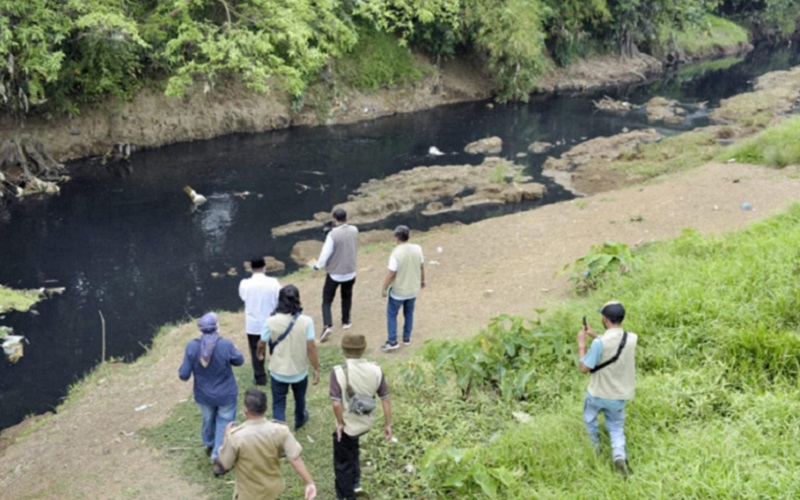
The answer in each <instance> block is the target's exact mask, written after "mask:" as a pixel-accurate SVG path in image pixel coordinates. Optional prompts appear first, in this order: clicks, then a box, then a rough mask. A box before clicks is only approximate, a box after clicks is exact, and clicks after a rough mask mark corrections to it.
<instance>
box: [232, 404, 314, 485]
mask: <svg viewBox="0 0 800 500" xmlns="http://www.w3.org/2000/svg"><path fill="white" fill-rule="evenodd" d="M266 413H267V395H266V394H264V393H263V392H261V391H259V390H256V389H251V390H249V391H247V393H246V395H245V398H244V415H245V417H246V418H247V420H245V422H244V423H243V424H241V425H238V426H236V427H233V422H231V423H230V424H229V425H228V427H227V428H226V429H225V442H224V443H223V445H222V448H221V449H220V451H219V458H218V461H219V463H220V465H221V466H222V467H223V468H224V469H225V470H230V469H232V468H233V466H236V488H235V489H234V492H233V498H235V499H238V500H256V499H258V500H272V499H275V498H278V496H279V495H280V494H281V493H282V492H283V490H285V489H286V483H285V482H284V480H283V476H282V475H281V468H280V463H279V458H280V456H281V454H285V455H286V458H287V459H288V460H289V463H290V464H291V465H292V467H293V468H294V470H295V471H296V472H297V474H298V475H299V476H300V477H301V478H303V481H305V483H306V490H305V498H306V500H311V499H313V498H316V496H317V488H316V486H315V485H314V480H313V479H311V474H309V473H308V470H307V469H306V466H305V463H304V462H303V459H302V458H300V452H301V451H302V448H301V446H300V443H298V442H297V440H296V439H295V438H294V436H293V435H292V432H291V431H290V430H289V428H288V427H287V426H286V425H285V424H283V423H281V422H274V421H268V420H267V419H266V418H264V415H265V414H266Z"/></svg>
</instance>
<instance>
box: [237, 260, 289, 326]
mask: <svg viewBox="0 0 800 500" xmlns="http://www.w3.org/2000/svg"><path fill="white" fill-rule="evenodd" d="M280 290H281V284H280V283H278V280H277V279H275V278H272V277H270V276H267V275H266V274H264V273H253V276H251V277H249V278H246V279H243V280H242V282H241V283H239V297H240V298H241V299H242V300H243V301H244V314H245V329H246V330H247V334H248V335H259V336H260V335H261V332H262V331H263V330H264V323H266V321H267V318H269V317H270V316H271V315H272V312H273V311H274V310H275V307H277V305H278V293H279V292H280Z"/></svg>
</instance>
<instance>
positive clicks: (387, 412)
mask: <svg viewBox="0 0 800 500" xmlns="http://www.w3.org/2000/svg"><path fill="white" fill-rule="evenodd" d="M381 405H383V416H384V418H386V425H385V426H384V428H383V437H384V438H386V440H387V441H388V440H390V439H392V403H391V401H389V396H386V397H385V398H383V399H381Z"/></svg>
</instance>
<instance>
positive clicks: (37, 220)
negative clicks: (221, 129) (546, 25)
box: [0, 51, 798, 428]
mask: <svg viewBox="0 0 800 500" xmlns="http://www.w3.org/2000/svg"><path fill="white" fill-rule="evenodd" d="M797 59H798V54H797V52H794V53H792V52H782V51H771V52H769V53H766V54H764V53H761V52H758V53H756V56H755V57H753V58H746V59H744V60H742V61H739V62H735V63H732V64H731V65H730V66H728V67H725V68H723V69H716V68H714V67H712V66H710V67H709V69H708V70H702V69H700V70H695V73H694V74H692V75H690V76H682V77H681V76H676V75H667V76H666V77H665V78H663V79H661V80H659V81H657V82H655V83H653V84H651V85H648V86H643V87H631V88H624V89H616V90H615V91H614V92H613V95H615V96H617V97H625V98H628V99H630V100H632V101H634V102H643V101H645V100H647V99H648V98H649V97H652V96H653V95H666V96H667V97H671V98H677V99H679V100H682V101H685V102H698V101H709V103H716V102H718V101H719V99H721V98H724V97H727V96H729V95H733V94H735V93H738V92H742V91H745V90H747V88H748V86H749V84H750V83H749V82H750V81H751V80H752V78H753V77H755V76H757V75H758V74H761V73H763V72H765V71H769V70H774V69H781V68H788V67H790V66H791V65H794V64H797V63H798V61H797ZM721 82H724V83H725V84H724V85H723V84H722V83H721ZM607 93H608V92H607ZM592 98H597V96H583V97H568V96H559V97H546V98H545V97H541V98H536V99H533V100H532V101H531V102H530V103H527V104H512V105H495V106H493V107H492V108H491V109H490V108H489V107H488V106H487V105H486V104H487V103H485V102H477V103H466V104H459V105H453V106H444V107H440V108H436V109H433V110H430V111H424V112H418V113H413V114H406V115H398V116H393V117H388V118H382V119H378V120H374V121H370V122H365V123H360V124H355V125H342V126H332V127H316V128H294V129H289V130H282V131H275V132H269V133H263V134H253V135H244V134H240V135H231V136H226V137H222V138H218V139H214V140H209V141H202V142H193V143H186V144H177V145H173V146H168V147H163V148H159V149H153V150H146V151H142V152H139V153H136V154H135V155H134V156H133V158H132V161H131V163H130V165H127V166H125V165H119V164H118V165H114V166H111V167H108V168H107V167H105V166H101V165H100V164H99V163H97V162H96V161H92V160H81V161H76V162H72V163H70V164H69V165H68V168H69V172H70V175H71V176H72V181H71V182H69V183H67V184H65V185H63V186H62V191H61V194H60V195H59V196H55V197H51V198H47V199H42V200H36V201H27V202H25V203H22V204H17V205H14V206H12V207H11V208H10V210H9V211H8V212H6V213H5V214H3V215H2V217H0V283H3V284H4V285H6V286H10V287H14V288H40V287H64V288H65V292H64V293H63V294H62V295H58V296H55V297H53V298H50V299H47V300H44V301H43V302H41V303H39V304H38V305H37V306H36V307H35V311H36V313H35V314H21V313H8V314H5V315H4V316H3V317H2V318H0V324H4V325H7V326H11V327H12V328H13V329H14V331H15V333H17V334H20V335H24V336H25V337H26V339H27V341H28V344H27V345H26V346H25V356H24V357H23V358H22V359H21V360H20V361H19V362H18V363H16V364H11V363H10V362H8V361H7V360H6V359H5V358H4V357H3V358H2V359H0V428H5V427H7V426H9V425H13V424H15V423H17V422H19V421H20V420H22V419H23V418H24V417H25V416H26V415H29V414H34V413H42V412H45V411H50V410H53V409H54V408H55V407H56V406H57V405H58V404H59V402H60V401H61V399H62V398H63V396H64V395H65V393H66V390H67V389H68V387H69V385H70V384H72V383H74V382H76V381H77V380H79V379H80V378H81V377H82V376H83V375H84V374H85V373H87V372H88V371H90V370H91V369H92V368H93V367H94V366H95V365H96V364H97V363H98V362H99V361H100V358H101V348H102V345H101V344H102V341H101V336H102V335H101V333H102V326H101V325H102V321H104V322H105V330H106V335H107V352H106V356H107V357H108V358H111V357H115V358H122V359H125V360H132V359H134V358H135V357H137V356H139V355H140V354H142V353H143V352H144V351H145V349H146V346H147V345H148V344H149V343H150V341H151V339H152V337H153V336H154V335H155V333H157V331H158V329H159V328H160V327H161V326H162V325H164V324H167V323H172V322H178V321H183V320H187V319H189V318H192V317H197V316H199V315H200V314H202V313H203V312H206V311H208V310H212V309H213V310H236V309H239V308H240V307H241V304H240V301H239V298H238V295H237V286H238V283H239V280H240V279H241V278H242V276H241V275H239V276H227V275H226V274H225V273H226V271H227V270H228V269H229V268H231V267H234V268H237V269H239V270H241V264H242V262H243V261H244V260H246V259H249V258H250V257H251V256H253V255H262V254H267V255H272V256H275V257H276V258H278V259H279V260H281V261H284V262H286V263H287V271H292V270H294V269H296V267H293V266H294V265H293V264H292V262H291V260H290V258H289V254H290V252H291V248H292V246H293V245H294V244H295V243H296V242H297V241H300V240H305V239H311V238H317V239H320V240H321V239H322V232H321V230H314V231H306V232H304V233H299V234H296V235H289V236H284V237H278V238H272V237H271V235H270V230H271V228H273V227H275V226H278V225H282V224H285V223H287V222H291V221H295V220H306V219H310V218H312V216H313V214H314V213H316V212H320V211H323V212H328V211H330V210H331V208H332V207H333V206H334V205H335V204H337V203H340V202H343V201H345V200H346V199H347V196H348V194H350V193H351V192H352V191H353V190H354V189H355V188H357V187H358V185H359V184H360V183H362V182H364V181H367V180H369V179H371V178H382V177H385V176H387V175H390V174H393V173H396V172H399V171H401V170H405V169H409V168H412V167H415V166H418V165H444V164H465V163H472V164H477V163H480V161H481V160H482V158H481V157H476V156H470V155H466V154H464V153H463V152H462V151H463V149H464V146H465V145H466V144H468V143H469V142H472V141H475V140H478V139H482V138H485V137H489V136H493V135H497V136H499V137H501V138H502V139H503V151H502V156H503V157H505V158H507V159H509V160H512V161H515V162H516V163H519V164H523V165H526V167H527V173H529V174H530V175H532V176H533V177H534V178H535V179H536V180H537V181H539V182H543V183H544V184H546V185H547V186H548V190H549V192H548V195H547V197H546V198H545V199H543V200H540V201H538V202H536V203H528V204H523V205H514V206H505V207H492V208H482V209H473V210H470V211H467V212H465V213H462V214H447V215H446V216H437V217H424V216H421V215H419V214H410V215H397V216H395V217H392V218H391V219H390V220H387V221H385V222H383V223H378V224H373V225H371V226H362V227H361V229H362V230H369V229H376V228H391V227H394V226H395V225H397V224H398V223H406V224H409V225H410V226H411V227H412V228H414V229H427V228H429V227H432V226H435V225H438V224H442V223H444V222H452V221H456V220H458V221H462V222H473V221H476V220H480V219H484V218H487V217H494V216H498V215H502V214H505V213H510V212H514V211H519V210H528V209H531V208H535V207H536V206H538V205H541V204H547V203H552V202H555V201H560V200H564V199H569V198H570V197H571V196H572V195H571V194H570V193H568V192H566V191H564V190H563V189H562V188H561V187H560V186H557V185H554V184H552V182H550V181H549V180H548V179H542V178H541V176H540V172H541V164H542V162H543V160H544V158H545V155H534V154H529V155H528V156H526V157H524V158H517V153H523V152H527V146H528V144H530V143H531V142H533V141H547V142H552V143H555V142H557V141H562V144H563V145H562V146H559V147H557V148H556V149H554V150H553V151H551V152H550V153H548V154H551V155H558V154H560V153H561V152H562V151H564V150H565V149H567V148H569V147H571V146H572V145H574V144H575V143H577V142H580V141H582V140H585V139H588V138H593V137H597V136H608V135H613V134H616V133H619V132H620V131H621V130H622V129H623V128H625V127H627V128H628V129H636V128H642V127H645V126H647V124H646V121H645V119H644V117H643V116H641V115H637V114H632V115H629V116H618V115H614V114H606V113H598V112H596V111H595V110H594V108H593V104H592ZM694 124H699V123H694ZM431 146H436V147H437V148H438V149H440V150H441V151H443V152H444V153H446V154H445V155H444V156H438V157H433V156H429V155H428V149H429V148H430V147H431ZM185 185H191V186H192V187H193V188H194V189H195V190H196V191H197V192H199V193H202V194H204V195H205V196H207V197H208V203H206V204H205V205H203V206H201V207H200V208H199V209H198V210H195V211H192V210H191V209H190V202H189V200H188V198H187V196H186V194H184V192H183V187H184V186H185ZM245 191H249V192H251V193H260V194H261V195H262V196H260V197H259V196H257V195H256V194H251V195H250V196H247V197H240V196H237V195H236V194H235V193H241V192H245ZM212 273H221V274H222V275H223V277H221V278H213V277H212ZM179 363H180V360H175V366H176V369H177V366H178V364H179Z"/></svg>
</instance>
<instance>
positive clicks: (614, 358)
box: [590, 330, 628, 373]
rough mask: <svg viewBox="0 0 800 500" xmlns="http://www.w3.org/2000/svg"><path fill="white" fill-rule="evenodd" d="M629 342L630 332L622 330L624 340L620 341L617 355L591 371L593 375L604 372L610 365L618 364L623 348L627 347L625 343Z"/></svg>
mask: <svg viewBox="0 0 800 500" xmlns="http://www.w3.org/2000/svg"><path fill="white" fill-rule="evenodd" d="M627 341H628V332H626V331H625V330H622V340H620V341H619V347H618V348H617V353H616V354H614V357H613V358H611V359H609V360H608V361H606V362H605V363H600V364H599V365H597V366H595V367H594V368H592V369H591V370H590V372H591V373H594V372H596V371H598V370H602V369H603V368H605V367H606V366H608V365H610V364H611V363H614V362H616V361H617V360H618V359H619V355H620V354H622V348H623V347H625V342H627Z"/></svg>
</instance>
